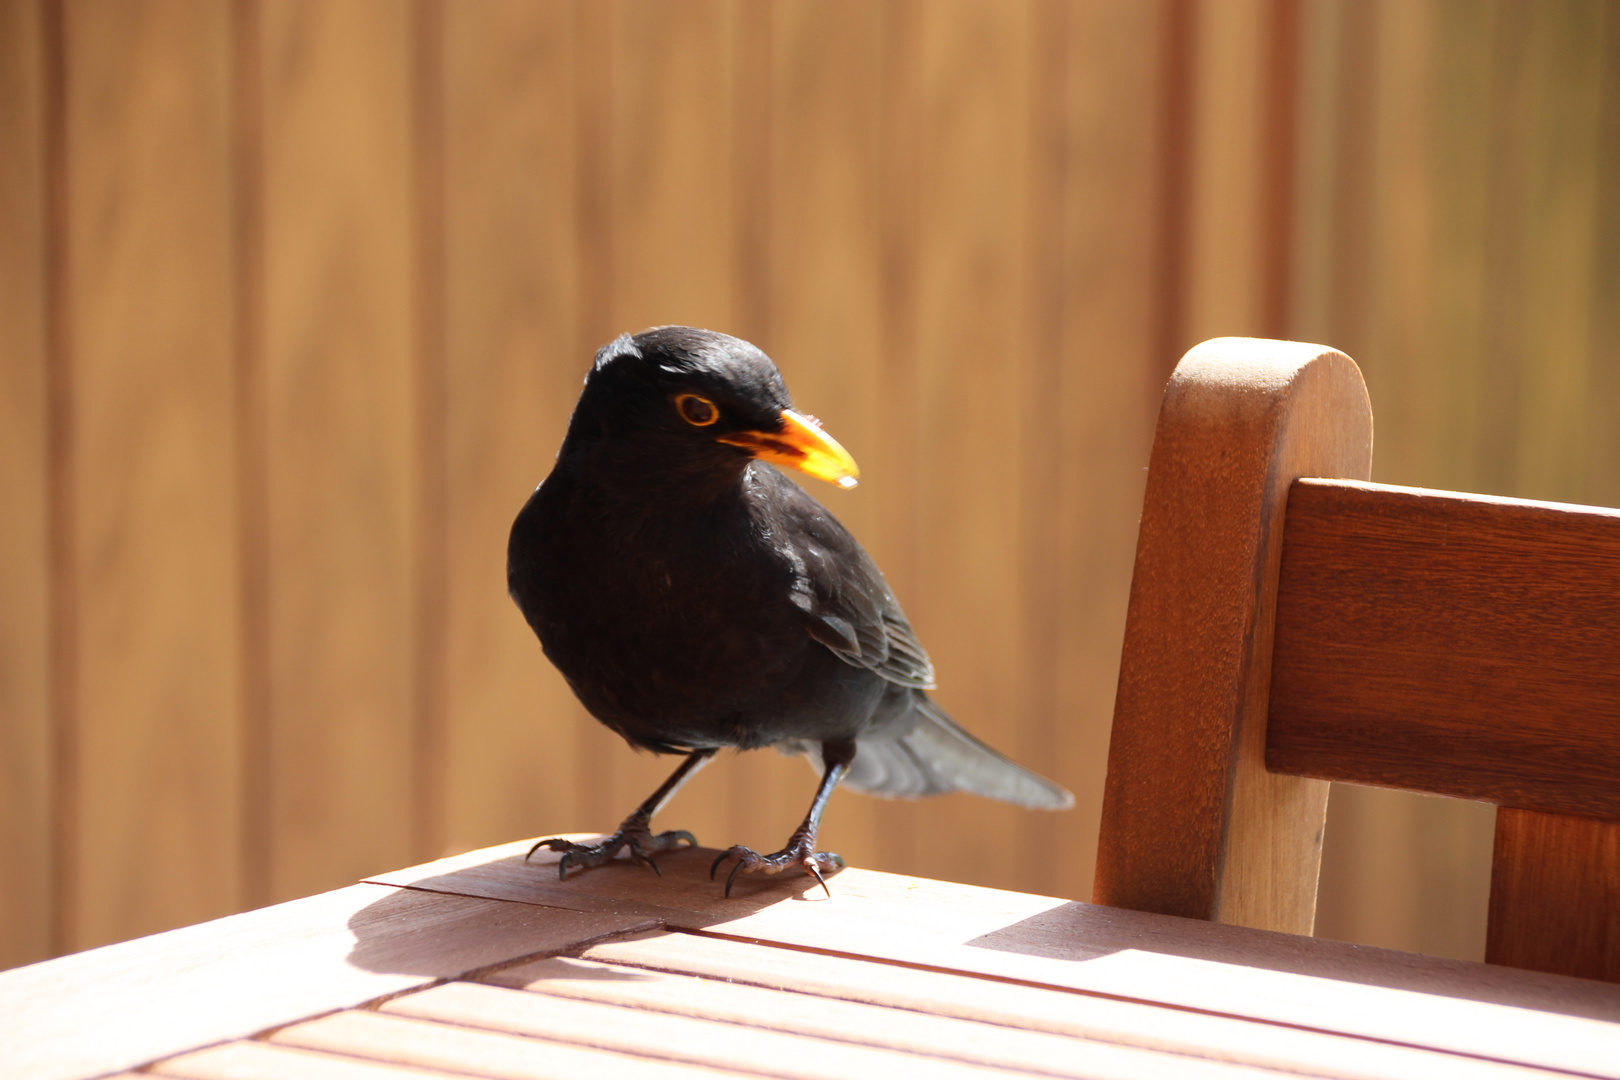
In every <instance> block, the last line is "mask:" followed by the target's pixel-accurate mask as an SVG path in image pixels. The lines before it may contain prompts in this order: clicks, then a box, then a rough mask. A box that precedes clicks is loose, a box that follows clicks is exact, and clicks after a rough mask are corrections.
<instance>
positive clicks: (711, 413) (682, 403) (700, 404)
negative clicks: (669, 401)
mask: <svg viewBox="0 0 1620 1080" xmlns="http://www.w3.org/2000/svg"><path fill="white" fill-rule="evenodd" d="M675 411H676V412H678V413H680V414H681V419H682V420H685V421H686V422H687V423H688V424H691V425H692V426H693V427H708V426H709V425H710V424H712V423H714V422H715V421H716V420H719V419H720V410H719V409H718V408H717V407H716V406H715V404H714V402H712V401H710V400H709V399H708V398H705V397H698V396H697V395H696V394H682V395H680V396H679V397H677V398H676V399H675Z"/></svg>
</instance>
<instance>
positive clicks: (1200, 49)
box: [1180, 0, 1274, 349]
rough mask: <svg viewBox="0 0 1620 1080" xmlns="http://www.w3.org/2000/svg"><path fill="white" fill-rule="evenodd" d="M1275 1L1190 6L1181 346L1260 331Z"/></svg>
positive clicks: (1260, 333) (1259, 333) (1233, 0)
mask: <svg viewBox="0 0 1620 1080" xmlns="http://www.w3.org/2000/svg"><path fill="white" fill-rule="evenodd" d="M1273 2H1274V0H1227V2H1225V3H1222V4H1220V5H1219V6H1218V7H1217V6H1212V5H1207V4H1200V5H1194V11H1195V13H1196V23H1195V25H1196V31H1195V35H1194V43H1195V44H1194V55H1193V59H1192V65H1193V92H1192V159H1191V177H1190V192H1189V198H1190V206H1189V222H1188V230H1189V232H1188V247H1187V260H1188V262H1187V271H1186V272H1187V292H1186V297H1185V302H1186V313H1185V316H1184V320H1183V322H1182V325H1183V327H1184V330H1185V335H1186V340H1185V341H1184V342H1182V343H1181V344H1180V348H1182V349H1185V348H1187V347H1189V346H1191V345H1193V344H1194V343H1196V342H1199V341H1203V340H1205V339H1207V338H1212V337H1219V336H1224V335H1251V336H1259V337H1263V336H1265V335H1266V327H1265V326H1264V325H1263V322H1264V316H1265V288H1264V286H1265V263H1264V256H1265V244H1264V236H1265V227H1264V226H1265V216H1264V213H1263V210H1264V207H1263V206H1262V203H1261V193H1262V191H1263V185H1264V178H1265V177H1264V169H1265V161H1266V154H1265V135H1266V130H1265V124H1264V120H1265V116H1266V110H1265V104H1266V102H1265V91H1266V89H1267V86H1266V80H1265V75H1266V72H1267V70H1268V67H1269V65H1268V62H1267V61H1268V56H1267V52H1266V48H1267V45H1268V43H1269V37H1268V34H1267V30H1268V25H1267V17H1268V15H1269V14H1270V10H1271V6H1272V3H1273Z"/></svg>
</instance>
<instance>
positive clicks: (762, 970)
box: [0, 842, 1620, 1080]
mask: <svg viewBox="0 0 1620 1080" xmlns="http://www.w3.org/2000/svg"><path fill="white" fill-rule="evenodd" d="M527 846H528V844H527V842H523V843H519V844H509V845H505V846H503V847H499V848H491V849H487V850H483V851H476V852H472V853H469V854H467V855H464V856H459V857H456V858H453V859H446V860H443V861H441V862H438V863H433V864H428V865H426V866H420V867H415V868H413V869H409V870H403V871H400V872H398V873H393V874H384V875H380V876H378V877H375V878H373V879H371V880H370V881H368V882H364V883H362V884H358V885H354V886H350V887H349V888H346V889H340V890H338V891H336V892H331V893H326V894H323V895H319V896H314V897H310V898H308V899H304V900H297V901H292V902H290V903H286V904H283V905H279V906H276V907H271V908H267V909H263V910H260V911H255V912H250V913H248V914H245V915H239V916H234V917H231V918H227V919H224V920H220V921H218V922H215V923H209V924H203V925H200V926H193V927H188V928H185V929H183V930H178V931H173V932H171V933H168V934H162V935H157V936H155V937H151V938H143V939H139V940H136V941H131V942H126V943H123V944H119V945H113V946H108V947H106V948H103V949H99V950H92V951H90V952H87V953H81V954H77V955H74V956H70V957H65V958H63V959H59V960H54V961H47V962H45V963H42V964H39V965H36V966H33V967H27V968H22V969H18V970H16V971H12V972H9V973H5V974H0V1071H3V1072H4V1073H5V1075H6V1076H7V1077H8V1078H14V1080H70V1078H79V1077H92V1076H100V1075H104V1074H106V1073H108V1072H112V1071H115V1070H120V1069H135V1068H141V1069H142V1074H143V1075H157V1076H167V1077H176V1078H190V1080H240V1078H243V1077H252V1078H265V1080H276V1078H281V1077H287V1078H294V1077H297V1078H306V1077H313V1078H328V1077H330V1078H333V1080H347V1078H350V1077H353V1078H365V1077H373V1076H377V1077H383V1076H424V1077H426V1076H448V1075H452V1074H453V1075H458V1076H475V1077H505V1078H512V1077H521V1078H527V1077H593V1078H594V1077H601V1076H614V1077H619V1076H624V1077H639V1076H672V1077H673V1076H693V1077H696V1076H701V1075H719V1076H744V1075H746V1076H767V1077H783V1078H790V1080H798V1078H813V1080H822V1078H827V1080H832V1078H848V1077H867V1076H871V1077H895V1076H907V1077H910V1076H928V1077H936V1076H937V1077H963V1078H968V1077H987V1076H1011V1075H1018V1076H1028V1075H1044V1076H1057V1077H1084V1078H1088V1080H1096V1078H1107V1080H1113V1078H1122V1080H1123V1078H1160V1077H1163V1078H1176V1080H1181V1078H1210V1080H1216V1078H1234V1080H1235V1078H1236V1077H1239V1076H1273V1075H1276V1076H1283V1075H1299V1074H1307V1075H1313V1076H1324V1077H1335V1078H1341V1077H1342V1078H1361V1080H1378V1078H1397V1077H1399V1078H1414V1080H1416V1078H1423V1080H1428V1078H1432V1077H1436V1076H1446V1077H1459V1078H1475V1077H1477V1078H1482V1080H1484V1078H1490V1080H1529V1078H1530V1077H1535V1076H1549V1077H1551V1076H1569V1075H1577V1076H1589V1077H1620V987H1617V986H1613V985H1610V984H1605V983H1596V982H1589V981H1586V980H1581V979H1569V978H1563V977H1558V976H1550V975H1540V974H1535V973H1531V972H1522V971H1514V970H1510V969H1506V968H1498V967H1489V966H1486V965H1483V964H1476V963H1469V962H1462V961H1452V960H1440V959H1433V958H1427V957H1421V956H1415V955H1412V954H1407V953H1398V952H1390V951H1385V950H1380V949H1367V948H1360V947H1356V946H1350V945H1343V944H1339V943H1336V942H1328V941H1320V940H1315V939H1311V938H1301V937H1293V936H1290V935H1285V934H1275V933H1268V932H1264V931H1256V930H1249V929H1245V928H1241V927H1234V926H1221V925H1215V924H1211V923H1205V922H1200V921H1195V920H1186V919H1178V918H1173V917H1170V916H1162V915H1147V914H1143V913H1140V912H1130V911H1123V910H1119V909H1113V908H1101V907H1094V906H1092V905H1090V904H1079V903H1073V902H1069V901H1064V900H1058V899H1053V898H1050V897H1043V896H1034V895H1029V894H1023V893H1011V892H1001V891H996V890H991V889H984V888H978V887H974V886H967V885H956V884H948V883H943V882H938V881H929V880H925V879H920V878H910V877H903V876H899V875H892V874H884V873H876V872H871V871H862V870H848V871H845V872H844V873H842V874H840V875H837V876H835V877H834V878H832V879H831V882H830V885H831V893H832V895H831V896H830V897H828V896H826V895H824V894H823V893H822V892H821V890H820V889H819V888H815V887H813V886H812V885H810V884H809V883H808V879H807V878H802V877H789V878H778V879H757V880H756V879H744V880H743V881H742V882H740V883H739V885H738V887H737V889H736V893H735V895H734V896H733V897H732V898H731V899H730V900H726V899H723V898H722V896H721V891H720V886H719V885H718V884H717V883H715V882H712V881H710V880H709V876H708V872H707V870H708V865H709V861H710V859H711V858H712V856H713V855H714V852H711V851H706V850H701V849H699V850H686V851H682V852H679V853H673V854H669V855H666V856H665V857H664V859H663V871H664V872H663V876H662V877H657V876H654V875H653V874H652V873H650V872H649V871H647V870H646V869H644V868H640V867H635V866H631V865H629V864H628V863H621V864H615V865H611V866H608V867H604V868H601V869H598V870H595V871H590V872H587V873H583V874H578V873H576V874H575V875H574V876H573V877H572V878H570V879H569V880H567V881H558V880H557V878H556V874H555V865H556V864H555V860H556V856H555V855H553V854H552V853H550V852H544V853H541V854H540V855H538V856H537V857H536V859H535V860H534V861H533V862H529V863H525V862H524V861H523V857H522V856H523V852H524V851H525V850H526V849H527ZM129 1075H134V1074H133V1073H131V1074H129Z"/></svg>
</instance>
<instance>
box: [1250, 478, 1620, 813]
mask: <svg viewBox="0 0 1620 1080" xmlns="http://www.w3.org/2000/svg"><path fill="white" fill-rule="evenodd" d="M1281 582H1282V583H1281V585H1280V587H1279V592H1278V609H1277V631H1276V633H1277V637H1276V641H1277V646H1276V648H1277V657H1276V661H1275V663H1274V667H1273V679H1272V698H1271V719H1270V725H1269V728H1268V734H1267V758H1266V760H1267V763H1268V765H1269V766H1270V767H1271V768H1273V769H1275V770H1277V771H1280V772H1286V773H1292V774H1297V775H1304V776H1318V777H1324V778H1329V779H1336V780H1349V781H1354V782H1356V783H1363V784H1381V785H1385V786H1390V787H1402V788H1408V789H1411V790H1417V791H1429V792H1435V793H1438V794H1443V795H1454V796H1458V797H1461V798H1468V799H1479V800H1484V801H1487V802H1494V803H1498V804H1502V805H1507V806H1517V807H1522V808H1526V809H1537V810H1542V811H1548V812H1556V813H1577V814H1590V815H1595V816H1605V817H1620V609H1617V608H1616V606H1615V603H1614V599H1613V598H1614V597H1615V596H1616V595H1620V511H1614V510H1601V509H1593V508H1581V507H1565V506H1557V505H1549V504H1534V503H1526V502H1515V501H1512V500H1499V499H1489V498H1485V497H1470V496H1462V495H1455V494H1450V493H1443V492H1428V491H1422V490H1418V489H1408V488H1390V487H1383V486H1375V485H1358V484H1346V483H1330V482H1318V481H1305V482H1301V483H1299V484H1297V485H1295V487H1294V490H1293V493H1292V495H1291V496H1290V498H1289V503H1288V516H1287V523H1286V525H1285V534H1284V540H1283V568H1282V578H1281Z"/></svg>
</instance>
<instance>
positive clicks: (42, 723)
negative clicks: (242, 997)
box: [0, 0, 54, 968]
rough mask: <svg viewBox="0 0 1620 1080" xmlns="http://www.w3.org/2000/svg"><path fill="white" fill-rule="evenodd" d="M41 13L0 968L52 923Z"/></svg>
mask: <svg viewBox="0 0 1620 1080" xmlns="http://www.w3.org/2000/svg"><path fill="white" fill-rule="evenodd" d="M39 15H40V12H39V5H38V4H34V3H30V2H27V0H7V2H5V3H0V505H3V506H5V508H6V512H5V513H4V514H0V968H6V967H12V966H14V965H16V964H25V963H28V962H30V961H33V960H40V959H43V958H44V957H46V956H48V955H50V952H51V932H52V924H53V922H54V919H53V915H54V912H53V908H54V903H53V901H54V897H53V895H52V893H51V888H50V883H51V881H52V878H53V869H52V858H53V850H52V849H53V844H52V834H53V830H52V818H53V815H52V813H51V803H52V786H53V783H52V782H53V779H54V777H53V769H52V760H51V759H52V754H51V741H52V740H51V713H50V671H51V665H50V662H49V648H50V641H51V624H50V619H51V613H50V599H49V585H50V580H51V572H50V566H51V562H50V553H49V548H48V546H47V537H48V536H49V533H50V524H49V522H50V510H49V498H50V482H49V473H48V471H47V466H46V460H47V457H46V447H47V430H48V426H49V423H50V421H49V411H48V398H47V395H46V364H47V359H46V356H47V354H46V329H45V327H46V307H45V302H46V292H47V287H46V262H45V259H46V250H47V248H46V245H47V242H48V240H47V233H46V220H47V216H46V212H45V209H46V200H45V185H46V175H45V70H44V60H45V57H44V50H43V34H42V29H41V26H40V18H39Z"/></svg>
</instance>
